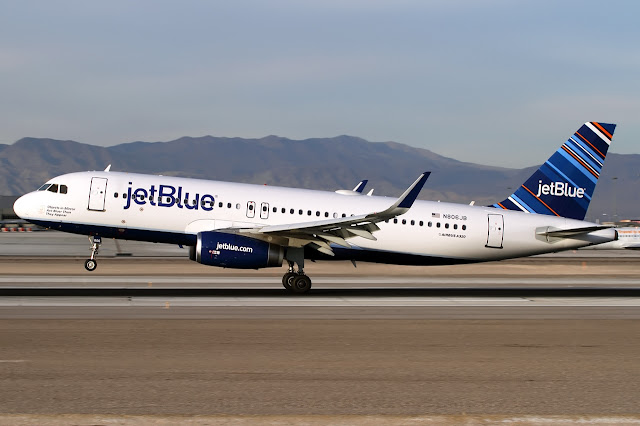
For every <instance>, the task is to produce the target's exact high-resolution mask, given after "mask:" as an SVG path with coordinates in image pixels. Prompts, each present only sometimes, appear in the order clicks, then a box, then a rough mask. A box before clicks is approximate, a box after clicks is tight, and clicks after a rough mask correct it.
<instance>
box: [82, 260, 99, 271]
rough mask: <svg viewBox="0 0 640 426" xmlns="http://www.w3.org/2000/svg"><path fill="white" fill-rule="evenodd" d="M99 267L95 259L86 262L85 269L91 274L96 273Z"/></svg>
mask: <svg viewBox="0 0 640 426" xmlns="http://www.w3.org/2000/svg"><path fill="white" fill-rule="evenodd" d="M97 267H98V262H96V261H95V260H94V259H87V260H85V261H84V269H86V270H87V271H89V272H91V271H94V270H95V269H96V268H97Z"/></svg>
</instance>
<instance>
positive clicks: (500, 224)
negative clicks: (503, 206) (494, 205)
mask: <svg viewBox="0 0 640 426" xmlns="http://www.w3.org/2000/svg"><path fill="white" fill-rule="evenodd" d="M503 237H504V218H503V217H502V215H501V214H490V215H489V231H488V234H487V244H486V245H485V247H492V248H502V239H503Z"/></svg>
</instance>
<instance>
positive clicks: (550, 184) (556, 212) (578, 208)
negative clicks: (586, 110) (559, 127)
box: [491, 121, 616, 220]
mask: <svg viewBox="0 0 640 426" xmlns="http://www.w3.org/2000/svg"><path fill="white" fill-rule="evenodd" d="M615 129H616V125H615V124H606V123H598V122H595V121H591V122H588V123H585V124H584V125H583V126H582V127H580V129H579V130H578V131H577V132H575V133H574V134H573V135H572V136H571V137H570V138H569V139H568V140H567V141H566V142H565V143H564V144H563V145H562V146H561V147H560V149H558V150H557V151H556V152H555V153H554V154H553V155H552V156H551V158H549V159H548V160H547V161H546V162H545V163H544V164H543V165H542V166H540V168H539V169H538V170H537V171H536V172H535V173H534V174H533V175H532V176H531V177H530V178H529V179H528V180H527V181H526V182H525V183H524V184H522V186H520V188H518V189H517V190H516V191H515V192H514V193H513V194H511V195H510V196H509V197H508V198H507V199H506V200H503V201H500V202H499V203H495V204H493V205H492V206H491V207H496V208H499V209H505V210H521V211H523V212H527V213H539V214H547V215H552V216H561V217H566V218H570V219H578V220H583V219H584V216H585V215H586V213H587V208H588V207H589V202H591V196H592V195H593V191H594V189H595V188H596V183H597V182H598V177H600V172H601V170H602V166H603V164H604V159H605V157H606V155H607V151H608V150H609V145H610V144H611V138H612V137H613V132H614V131H615Z"/></svg>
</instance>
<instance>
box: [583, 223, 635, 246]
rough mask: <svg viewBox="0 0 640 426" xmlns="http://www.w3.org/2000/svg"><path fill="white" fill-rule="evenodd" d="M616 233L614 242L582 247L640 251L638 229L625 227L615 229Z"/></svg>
mask: <svg viewBox="0 0 640 426" xmlns="http://www.w3.org/2000/svg"><path fill="white" fill-rule="evenodd" d="M615 230H616V232H617V233H618V239H617V240H616V241H609V242H607V243H602V244H598V245H595V246H589V247H584V248H585V249H592V250H621V249H622V250H640V227H637V226H625V227H620V228H615Z"/></svg>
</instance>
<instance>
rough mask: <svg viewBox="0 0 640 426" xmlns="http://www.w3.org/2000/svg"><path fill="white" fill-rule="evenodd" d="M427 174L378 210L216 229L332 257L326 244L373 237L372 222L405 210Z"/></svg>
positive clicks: (345, 242) (376, 227)
mask: <svg viewBox="0 0 640 426" xmlns="http://www.w3.org/2000/svg"><path fill="white" fill-rule="evenodd" d="M430 174H431V172H425V173H422V174H421V175H420V176H419V177H418V179H416V181H415V182H413V184H412V185H411V186H410V187H409V188H407V190H406V191H404V193H403V194H402V195H401V196H400V197H399V198H398V199H397V200H396V202H395V203H393V204H392V205H391V206H390V207H389V208H387V209H386V210H383V211H381V212H371V213H367V214H362V215H357V216H348V217H340V218H335V219H326V220H318V221H312V222H302V223H291V224H284V225H268V226H262V227H255V228H227V229H219V230H217V231H218V232H231V233H238V234H243V235H247V236H250V237H253V238H256V239H259V240H264V241H272V240H273V239H274V237H276V238H279V239H281V240H286V244H287V245H288V246H290V247H303V246H306V245H310V246H311V247H312V248H315V249H316V250H318V251H320V252H322V253H325V254H328V255H330V256H333V251H332V250H331V247H330V246H329V243H335V244H337V245H340V246H343V247H351V246H350V245H349V243H348V242H347V241H346V240H347V239H348V238H352V237H362V238H367V239H370V240H376V237H375V236H373V232H375V231H378V230H379V229H380V228H379V227H378V226H377V225H376V223H378V222H382V221H385V220H388V219H392V218H394V217H396V216H400V215H402V214H404V213H406V212H407V211H409V209H410V208H411V206H412V205H413V203H414V201H415V200H416V199H417V198H418V194H419V193H420V191H421V190H422V187H423V186H424V184H425V182H426V181H427V179H428V178H429V175H430Z"/></svg>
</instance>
